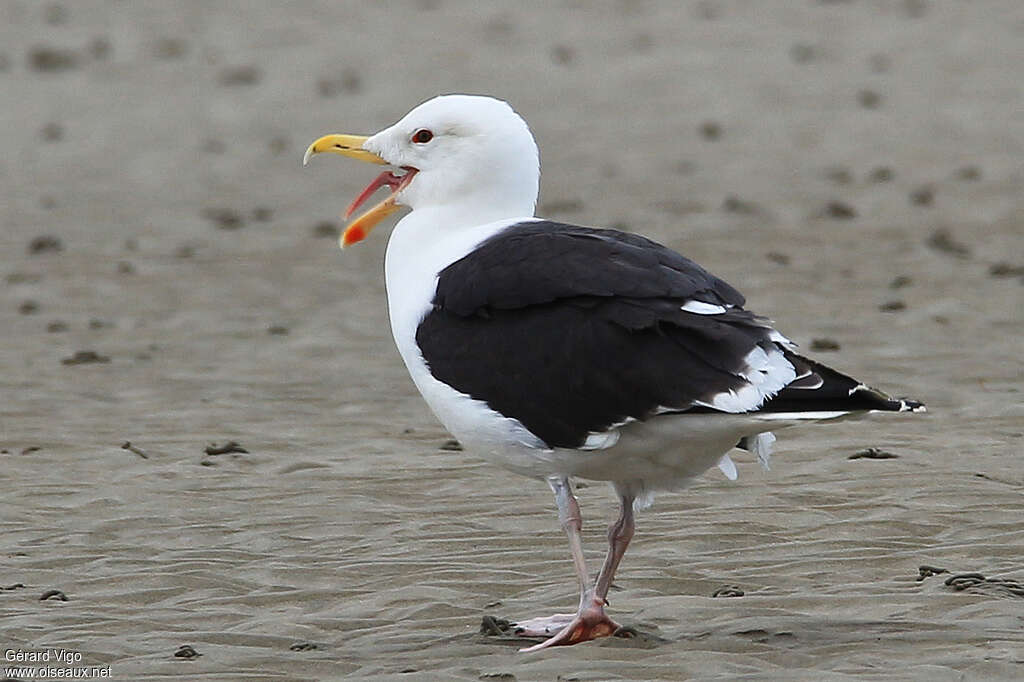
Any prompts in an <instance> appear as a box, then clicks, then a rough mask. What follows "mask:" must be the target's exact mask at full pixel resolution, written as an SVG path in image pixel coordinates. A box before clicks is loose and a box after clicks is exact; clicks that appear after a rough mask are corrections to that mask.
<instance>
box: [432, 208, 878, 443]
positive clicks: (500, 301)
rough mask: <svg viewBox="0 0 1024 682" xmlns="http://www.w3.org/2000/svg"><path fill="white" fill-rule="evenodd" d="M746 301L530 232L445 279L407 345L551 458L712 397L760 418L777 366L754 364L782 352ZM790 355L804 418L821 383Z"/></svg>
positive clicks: (605, 235)
mask: <svg viewBox="0 0 1024 682" xmlns="http://www.w3.org/2000/svg"><path fill="white" fill-rule="evenodd" d="M694 302H698V304H696V305H697V307H696V308H695V307H694V306H695V303H694ZM743 303H744V299H743V296H742V295H741V294H740V293H739V292H738V291H736V290H735V289H734V288H733V287H731V286H730V285H729V284H727V283H725V282H724V281H722V280H721V279H719V278H717V277H715V276H714V275H712V274H710V273H709V272H707V271H706V270H704V269H703V268H702V267H700V266H699V265H697V264H696V263H694V262H693V261H690V260H689V259H687V258H684V257H683V256H681V255H679V254H678V253H676V252H674V251H672V250H670V249H668V248H666V247H664V246H661V245H660V244H657V243H655V242H653V241H651V240H649V239H645V238H644V237H640V236H638V235H633V234H627V233H624V232H619V231H616V230H600V229H593V228H586V227H578V226H574V225H566V224H561V223H553V222H547V221H537V222H530V223H521V224H518V225H514V226H512V227H510V228H507V229H506V230H504V231H502V232H500V233H499V234H497V235H495V236H494V237H491V238H490V239H488V240H487V241H485V242H484V243H483V244H481V245H480V246H479V247H478V248H477V249H475V250H474V251H473V252H471V253H470V254H468V255H467V256H465V257H463V258H462V259H460V260H458V261H456V262H454V263H452V264H451V265H449V266H448V267H446V268H445V269H444V270H442V271H441V273H440V275H439V278H438V283H437V291H436V294H435V297H434V301H433V308H432V310H431V311H430V312H429V313H428V314H427V315H426V317H425V318H424V319H423V321H422V322H421V323H420V326H419V327H418V329H417V333H416V341H417V344H418V345H419V347H420V349H421V351H422V353H423V357H424V360H425V361H426V363H427V365H428V366H429V368H430V371H431V373H432V374H433V376H434V377H435V378H437V379H438V380H440V381H442V382H444V383H446V384H448V385H450V386H452V387H453V388H455V389H456V390H458V391H461V392H463V393H466V394H468V395H470V396H472V397H473V398H476V399H478V400H482V401H484V402H486V403H487V404H488V405H489V406H490V407H491V408H492V409H494V410H496V411H497V412H499V413H501V414H503V415H505V416H508V417H514V418H515V419H518V420H519V421H520V422H521V423H522V424H523V425H524V426H526V428H528V429H529V430H530V431H531V432H532V433H534V434H535V435H536V436H537V437H538V438H540V439H541V440H543V441H544V442H545V443H546V444H547V445H548V446H550V447H569V448H571V447H580V446H581V445H583V444H584V443H585V441H586V438H587V436H588V434H590V433H593V432H601V431H605V430H607V429H608V428H611V427H613V426H614V425H616V424H621V423H624V422H628V421H630V420H645V419H648V418H650V417H652V416H654V415H657V414H661V413H664V412H680V411H687V410H690V409H695V408H696V409H702V410H704V409H715V408H718V409H721V405H722V402H721V401H722V399H723V397H725V398H729V397H730V396H732V398H733V400H732V402H731V403H729V405H730V407H728V408H727V409H728V411H730V412H740V411H748V410H756V409H757V408H758V407H760V406H761V404H762V403H763V401H764V398H765V396H764V395H763V394H759V393H758V391H757V390H754V389H753V388H752V385H753V384H757V383H759V382H762V381H764V380H765V379H766V377H767V375H768V372H769V371H771V372H776V374H778V372H777V371H776V370H778V367H777V366H773V367H771V368H761V372H762V373H763V376H762V374H759V373H758V368H757V367H754V366H752V365H751V359H750V358H751V353H752V352H753V353H755V354H758V351H757V350H756V349H757V348H760V349H761V350H762V351H764V353H765V354H771V355H772V356H773V358H775V360H776V363H775V365H777V364H778V362H777V361H778V360H779V359H780V358H782V357H783V355H784V354H787V353H789V351H787V350H785V349H784V348H783V347H782V346H780V345H778V344H777V343H776V341H775V339H779V338H780V337H779V336H778V335H777V332H775V331H774V330H773V329H772V328H771V325H770V324H769V323H768V322H767V321H766V320H765V319H764V318H761V317H758V316H757V315H754V314H753V313H751V312H750V311H747V310H744V309H743V308H742V305H743ZM688 304H689V307H690V309H691V310H684V309H683V306H684V305H688ZM699 304H704V305H703V306H700V305H699ZM694 311H698V312H694ZM709 313H714V314H709ZM797 357H798V356H795V355H792V356H791V359H790V361H789V363H783V364H787V365H790V364H791V365H792V366H790V367H789V368H788V371H789V372H790V375H789V378H788V379H787V380H786V382H784V383H788V381H789V380H792V379H794V378H795V379H796V381H795V382H793V384H792V386H793V387H794V391H796V390H799V391H800V393H799V394H797V395H798V396H799V398H800V402H801V404H802V406H803V407H802V409H808V405H810V404H811V403H812V402H813V401H809V400H806V399H805V396H807V395H808V394H810V393H814V392H817V390H820V389H821V388H823V386H822V384H823V382H821V381H819V380H818V379H819V378H820V375H819V374H816V373H814V372H813V370H812V369H811V368H810V365H809V364H808V363H809V361H803V359H802V358H799V361H798V360H797ZM755 364H756V363H755ZM793 367H796V369H795V370H794V369H793ZM801 375H803V376H801ZM838 376H842V375H838ZM843 378H844V379H848V378H847V377H843ZM851 381H852V380H851ZM784 383H781V384H778V385H777V387H776V388H775V389H774V390H779V389H781V388H782V387H783V385H784ZM798 386H802V387H803V388H800V389H797V388H796V387H798ZM771 392H774V391H771ZM736 396H743V400H742V401H738V399H737V398H736ZM787 402H788V401H787ZM748 403H749V404H748ZM737 405H738V406H737ZM875 409H879V408H875ZM881 409H884V408H881Z"/></svg>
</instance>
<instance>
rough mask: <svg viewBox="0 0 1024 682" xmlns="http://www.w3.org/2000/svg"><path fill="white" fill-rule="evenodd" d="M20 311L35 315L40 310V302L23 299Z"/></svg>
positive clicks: (24, 313) (23, 313) (19, 307)
mask: <svg viewBox="0 0 1024 682" xmlns="http://www.w3.org/2000/svg"><path fill="white" fill-rule="evenodd" d="M18 312H19V313H20V314H22V315H34V314H36V313H38V312H39V304H38V303H37V302H35V301H31V300H29V301H22V302H21V305H19V306H18Z"/></svg>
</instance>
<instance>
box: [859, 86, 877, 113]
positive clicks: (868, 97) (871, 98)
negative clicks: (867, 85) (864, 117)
mask: <svg viewBox="0 0 1024 682" xmlns="http://www.w3.org/2000/svg"><path fill="white" fill-rule="evenodd" d="M857 102H858V103H860V105H861V106H862V107H864V108H865V109H877V108H878V105H880V104H881V103H882V96H881V95H879V94H878V93H877V92H875V91H874V90H861V91H860V92H858V93H857Z"/></svg>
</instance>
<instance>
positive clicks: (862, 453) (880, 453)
mask: <svg viewBox="0 0 1024 682" xmlns="http://www.w3.org/2000/svg"><path fill="white" fill-rule="evenodd" d="M897 458H899V455H897V454H895V453H892V452H889V451H888V450H883V449H882V448H865V449H863V450H858V451H857V452H855V453H853V454H852V455H850V456H849V457H847V458H846V459H897Z"/></svg>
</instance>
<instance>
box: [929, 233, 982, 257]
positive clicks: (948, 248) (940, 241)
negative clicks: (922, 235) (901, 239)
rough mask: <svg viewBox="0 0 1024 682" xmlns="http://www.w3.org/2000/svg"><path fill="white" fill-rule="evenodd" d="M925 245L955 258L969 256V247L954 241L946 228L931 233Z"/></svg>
mask: <svg viewBox="0 0 1024 682" xmlns="http://www.w3.org/2000/svg"><path fill="white" fill-rule="evenodd" d="M925 243H926V244H927V245H928V246H930V247H931V248H933V249H935V250H936V251H941V252H942V253H946V254H949V255H951V256H956V257H957V258H968V257H969V256H970V255H971V249H970V247H968V246H967V245H966V244H962V243H961V242H958V241H956V239H954V238H953V234H952V233H951V232H950V231H949V230H947V229H946V228H939V229H938V230H935V231H934V232H932V233H931V236H929V237H928V240H927V241H926V242H925Z"/></svg>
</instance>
